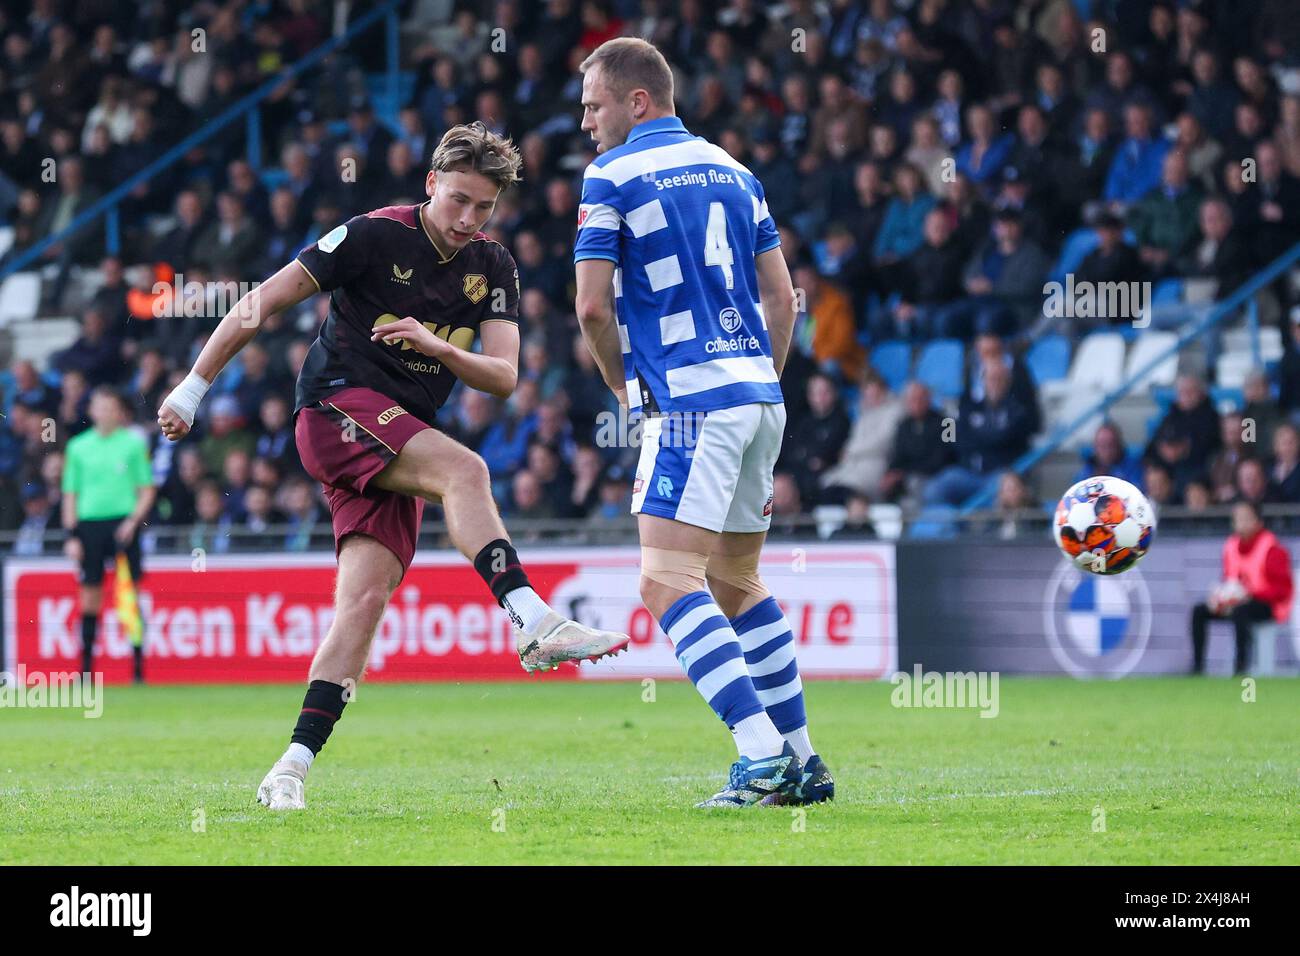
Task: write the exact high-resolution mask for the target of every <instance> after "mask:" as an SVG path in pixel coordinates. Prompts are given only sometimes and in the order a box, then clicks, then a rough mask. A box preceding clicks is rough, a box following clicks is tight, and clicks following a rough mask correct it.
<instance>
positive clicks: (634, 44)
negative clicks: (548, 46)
mask: <svg viewBox="0 0 1300 956" xmlns="http://www.w3.org/2000/svg"><path fill="white" fill-rule="evenodd" d="M596 66H599V67H600V76H601V79H603V80H604V81H605V85H606V86H608V87H609V90H610V92H611V93H613V94H614V95H615V96H625V95H627V94H628V93H630V92H631V91H632V90H645V91H646V92H647V93H649V94H650V99H651V100H653V101H654V103H655V105H656V106H660V107H665V108H668V109H672V106H673V71H672V68H671V67H669V65H668V61H667V60H665V59H664V55H663V54H662V53H660V52H659V49H658V47H656V46H655V45H654V44H653V43H647V42H646V41H645V40H642V39H639V38H637V37H615V38H614V39H612V40H606V41H605V42H604V43H602V44H601V45H600V46H598V47H596V49H595V50H594V51H593V52H592V54H591V56H589V57H587V58H586V59H585V60H583V61H582V65H581V66H579V67H578V70H579V72H582V73H586V72H587V71H588V70H590V69H592V68H593V67H596Z"/></svg>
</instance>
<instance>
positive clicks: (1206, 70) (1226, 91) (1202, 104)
mask: <svg viewBox="0 0 1300 956" xmlns="http://www.w3.org/2000/svg"><path fill="white" fill-rule="evenodd" d="M1192 79H1193V83H1194V85H1193V88H1192V90H1191V94H1190V95H1189V96H1188V97H1187V103H1188V108H1189V110H1190V111H1191V113H1192V115H1193V116H1195V117H1196V118H1197V119H1198V120H1200V122H1201V124H1202V125H1203V126H1204V127H1205V128H1206V129H1207V130H1209V131H1210V135H1211V136H1213V137H1214V138H1215V139H1217V140H1219V141H1220V142H1222V141H1223V139H1224V137H1225V136H1227V135H1228V134H1229V133H1230V132H1231V131H1232V111H1233V108H1234V107H1235V106H1236V105H1237V93H1236V91H1235V90H1233V88H1232V87H1231V86H1230V85H1229V84H1227V83H1225V82H1223V80H1222V79H1221V78H1220V67H1219V58H1218V55H1217V54H1216V53H1215V52H1214V51H1213V50H1212V49H1211V48H1209V47H1202V48H1201V49H1200V50H1198V51H1197V52H1196V53H1194V54H1193V55H1192Z"/></svg>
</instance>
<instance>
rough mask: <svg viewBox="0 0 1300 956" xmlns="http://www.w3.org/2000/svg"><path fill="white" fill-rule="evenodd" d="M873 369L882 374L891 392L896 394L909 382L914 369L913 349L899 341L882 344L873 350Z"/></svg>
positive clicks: (893, 340)
mask: <svg viewBox="0 0 1300 956" xmlns="http://www.w3.org/2000/svg"><path fill="white" fill-rule="evenodd" d="M871 367H872V368H874V369H875V370H876V371H877V372H879V373H880V377H881V378H883V379H884V380H885V384H886V385H888V386H889V390H890V391H891V392H896V391H898V390H899V389H900V388H902V387H903V385H904V383H906V382H907V375H908V373H909V372H910V371H911V369H912V347H911V346H910V345H908V344H907V343H906V342H900V341H898V340H897V339H891V340H889V341H887V342H881V343H880V344H879V345H877V346H875V347H874V348H872V350H871Z"/></svg>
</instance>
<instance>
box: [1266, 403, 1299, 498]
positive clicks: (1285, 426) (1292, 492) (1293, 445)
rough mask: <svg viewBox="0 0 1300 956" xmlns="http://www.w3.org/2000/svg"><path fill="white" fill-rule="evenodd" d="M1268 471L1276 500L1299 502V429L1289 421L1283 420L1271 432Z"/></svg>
mask: <svg viewBox="0 0 1300 956" xmlns="http://www.w3.org/2000/svg"><path fill="white" fill-rule="evenodd" d="M1269 472H1270V474H1269V478H1270V479H1271V482H1272V485H1273V493H1274V495H1275V496H1276V497H1277V500H1279V501H1285V502H1287V503H1288V504H1300V431H1297V430H1296V426H1294V425H1292V424H1291V423H1290V422H1283V423H1282V424H1280V425H1278V426H1277V430H1276V431H1274V432H1273V462H1272V464H1271V465H1270V466H1269Z"/></svg>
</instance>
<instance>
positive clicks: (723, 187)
mask: <svg viewBox="0 0 1300 956" xmlns="http://www.w3.org/2000/svg"><path fill="white" fill-rule="evenodd" d="M778 245H780V238H779V237H778V235H777V231H776V224H775V223H774V222H773V221H772V217H771V215H770V214H769V213H768V211H767V202H766V200H764V198H763V186H762V184H761V183H759V181H758V180H757V179H756V178H755V177H754V174H753V173H751V172H750V171H749V170H748V169H746V168H745V167H744V166H742V165H741V164H740V163H738V162H736V160H734V159H732V158H731V156H730V154H728V153H727V152H726V150H724V149H722V148H721V147H719V146H715V145H714V144H713V143H710V142H708V141H707V140H705V139H703V138H701V137H699V136H692V135H691V134H690V133H688V132H687V131H686V128H685V127H684V126H682V122H681V120H679V119H678V118H677V117H675V116H671V117H664V118H663V119H656V120H649V121H647V122H645V123H641V124H639V125H638V126H636V127H634V128H633V129H632V132H631V133H630V134H629V135H628V138H627V142H625V143H624V144H623V145H621V146H617V147H615V148H614V149H611V150H610V151H609V152H607V153H604V154H603V155H601V156H599V157H598V158H597V159H596V161H595V162H593V163H592V164H591V165H590V166H588V167H587V170H586V173H585V174H584V175H583V180H582V202H581V205H580V206H579V207H578V237H577V240H576V242H575V247H574V261H575V262H581V261H582V260H583V259H608V260H610V261H611V262H613V263H614V264H615V266H616V269H615V272H614V301H615V305H616V312H617V316H618V332H619V340H620V342H621V344H622V347H623V371H624V378H626V379H627V393H628V403H629V405H630V407H631V408H633V409H637V408H641V409H642V410H643V411H645V410H654V409H656V408H657V409H658V410H659V411H661V412H706V411H713V410H715V409H719V408H732V407H735V406H737V405H747V404H750V403H753V402H780V401H781V388H780V385H779V384H778V383H777V377H776V371H775V369H774V368H773V365H772V344H771V339H770V338H769V337H768V333H767V323H766V321H765V320H764V318H763V309H762V306H761V304H760V302H759V297H758V280H757V277H756V275H755V270H754V256H756V255H758V254H759V253H762V252H766V251H767V250H769V249H773V248H775V247H776V246H778ZM643 388H644V389H646V390H648V391H649V393H650V394H648V395H643V394H642V389H643Z"/></svg>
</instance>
